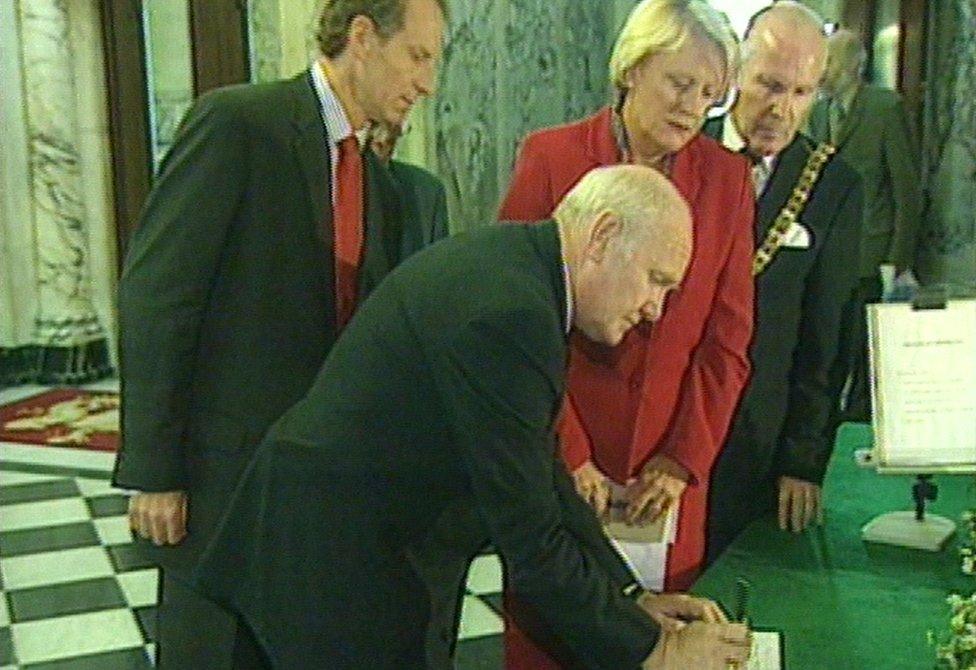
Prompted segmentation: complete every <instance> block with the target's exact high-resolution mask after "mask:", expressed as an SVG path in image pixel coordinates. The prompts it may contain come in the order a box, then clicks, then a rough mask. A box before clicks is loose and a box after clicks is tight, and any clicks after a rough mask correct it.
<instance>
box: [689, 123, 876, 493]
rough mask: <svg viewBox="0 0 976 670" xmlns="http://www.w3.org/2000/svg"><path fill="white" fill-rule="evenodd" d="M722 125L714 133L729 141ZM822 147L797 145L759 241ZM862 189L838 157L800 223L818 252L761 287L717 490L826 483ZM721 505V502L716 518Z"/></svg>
mask: <svg viewBox="0 0 976 670" xmlns="http://www.w3.org/2000/svg"><path fill="white" fill-rule="evenodd" d="M722 120H723V119H722V118H718V119H712V120H710V121H709V122H708V123H707V124H706V126H705V132H706V133H708V134H709V135H711V136H713V137H715V138H717V139H719V140H720V139H721V128H722ZM814 146H815V144H814V143H813V142H812V141H811V140H810V139H809V138H807V137H805V136H803V135H797V137H796V138H795V139H794V140H793V142H792V143H791V144H790V145H789V146H787V147H786V148H785V149H784V150H783V151H782V152H781V153H780V154H779V156H778V157H777V161H776V164H775V166H774V169H773V173H772V175H771V177H770V180H769V182H768V184H767V186H766V190H765V191H764V192H763V194H762V195H761V196H760V198H759V200H758V202H757V216H756V241H757V244H761V243H762V240H764V239H765V237H766V233H767V232H768V230H769V228H770V227H771V226H772V224H773V221H774V220H775V218H776V216H777V215H778V214H779V212H780V210H781V209H782V208H783V206H784V205H785V204H786V201H787V199H788V198H789V197H790V194H791V193H792V191H793V188H794V185H795V184H796V182H797V178H798V177H799V175H800V172H801V171H802V169H803V166H804V165H805V164H806V161H807V158H808V157H809V155H810V152H811V151H812V149H813V148H814ZM862 197H863V196H862V189H861V180H860V177H859V176H858V175H857V173H856V172H855V171H854V170H853V169H852V168H851V167H850V166H849V165H847V164H846V163H845V162H844V161H843V160H841V159H839V158H837V157H836V156H835V157H833V158H832V159H831V160H830V161H829V162H828V163H827V165H826V167H825V168H824V170H823V172H822V173H821V176H820V179H819V181H818V182H817V184H816V186H815V187H814V190H813V193H812V194H811V196H810V199H809V201H808V202H807V205H806V207H805V209H804V210H803V213H802V214H801V215H800V217H799V221H800V223H802V224H803V225H804V226H805V227H806V228H807V229H808V230H809V231H810V233H811V237H812V244H811V246H810V248H809V249H794V248H788V247H783V248H781V249H780V251H779V253H778V254H777V256H776V257H775V259H774V260H773V261H772V263H770V265H769V266H768V267H767V268H766V270H765V271H764V272H763V273H762V274H760V275H759V277H758V278H757V282H756V301H757V305H756V330H755V334H754V337H753V342H752V347H751V350H750V353H751V356H752V362H753V372H752V379H751V381H750V383H749V385H748V387H747V389H746V391H745V393H744V395H743V398H742V400H741V402H740V406H739V409H738V412H737V414H736V417H735V419H734V422H733V427H732V430H731V432H730V437H729V440H728V442H727V444H726V447H725V449H724V451H723V454H722V456H721V458H720V460H719V463H718V465H717V466H716V470H715V475H714V476H713V479H715V478H716V477H717V478H719V479H720V480H724V482H723V481H719V482H718V484H717V486H718V487H719V488H723V484H729V485H730V486H733V487H738V491H739V495H740V496H741V495H742V493H743V492H744V491H746V490H748V489H749V482H754V481H755V480H756V479H757V478H763V477H766V476H767V475H770V474H772V475H773V476H776V477H778V476H779V475H787V476H791V477H796V478H799V479H804V480H807V481H811V482H815V483H820V482H821V481H822V480H823V475H824V471H825V470H826V466H827V461H828V459H829V458H830V453H831V450H832V448H833V436H832V435H828V434H827V433H828V430H827V429H828V419H829V417H830V413H831V409H832V407H833V404H834V403H836V402H837V401H838V398H837V397H836V391H837V390H836V389H831V388H830V384H829V373H830V369H831V366H832V365H833V364H834V361H835V359H836V357H837V353H838V351H837V349H838V346H837V345H838V337H839V330H840V323H841V312H842V310H843V307H844V304H845V302H846V301H847V300H848V299H849V298H850V296H851V294H852V291H853V289H854V286H855V284H856V281H857V269H858V259H859V257H858V252H859V243H860V225H861V215H862ZM722 504H723V503H722V501H720V500H713V501H712V506H713V508H716V509H717V508H719V507H720V506H721V505H722Z"/></svg>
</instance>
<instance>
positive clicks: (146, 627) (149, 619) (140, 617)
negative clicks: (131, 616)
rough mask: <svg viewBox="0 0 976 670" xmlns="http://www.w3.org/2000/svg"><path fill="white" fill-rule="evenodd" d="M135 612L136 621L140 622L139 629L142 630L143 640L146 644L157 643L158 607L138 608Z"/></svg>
mask: <svg viewBox="0 0 976 670" xmlns="http://www.w3.org/2000/svg"><path fill="white" fill-rule="evenodd" d="M132 611H133V612H135V615H136V620H137V621H138V622H139V628H141V629H142V639H144V640H145V641H146V642H155V641H156V606H155V605H149V606H148V607H136V608H135V609H133V610H132Z"/></svg>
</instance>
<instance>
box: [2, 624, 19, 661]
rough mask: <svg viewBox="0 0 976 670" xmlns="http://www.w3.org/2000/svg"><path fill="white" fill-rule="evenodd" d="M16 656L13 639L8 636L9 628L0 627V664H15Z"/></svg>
mask: <svg viewBox="0 0 976 670" xmlns="http://www.w3.org/2000/svg"><path fill="white" fill-rule="evenodd" d="M16 664H17V657H16V656H14V641H13V638H12V637H11V636H10V629H9V628H6V627H4V628H0V665H16Z"/></svg>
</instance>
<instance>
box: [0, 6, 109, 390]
mask: <svg viewBox="0 0 976 670" xmlns="http://www.w3.org/2000/svg"><path fill="white" fill-rule="evenodd" d="M69 6H70V3H69V2H67V1H66V0H21V1H20V3H19V18H20V28H21V35H20V36H21V48H22V50H23V86H24V103H25V110H26V116H27V147H28V166H29V179H30V208H31V218H32V223H33V230H34V242H35V258H36V264H35V283H36V292H37V311H36V313H35V316H34V332H33V334H32V337H31V340H32V345H33V348H34V349H35V350H36V353H37V360H36V371H35V372H36V377H37V379H39V380H41V381H47V382H60V383H73V382H80V381H86V380H89V379H92V378H96V377H98V376H101V375H104V374H105V373H106V372H107V371H108V368H109V364H108V349H107V343H106V336H105V331H104V329H103V327H102V324H101V322H100V320H99V318H98V316H97V314H96V311H95V308H94V305H93V302H92V280H91V267H90V241H89V230H88V226H89V225H90V219H89V216H88V212H87V211H86V208H85V203H84V200H83V197H82V193H83V181H82V176H81V174H80V164H81V161H80V156H79V151H78V134H79V133H78V118H77V95H76V90H75V79H74V74H73V73H74V69H73V64H74V61H75V54H74V53H73V52H72V42H71V39H70V36H69V16H68V12H69Z"/></svg>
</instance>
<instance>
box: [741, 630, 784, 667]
mask: <svg viewBox="0 0 976 670" xmlns="http://www.w3.org/2000/svg"><path fill="white" fill-rule="evenodd" d="M781 647H782V634H781V633H779V632H778V631H753V632H752V654H751V655H750V656H749V663H748V664H747V665H746V670H780V668H781V667H782V659H783V650H782V648H781Z"/></svg>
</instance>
